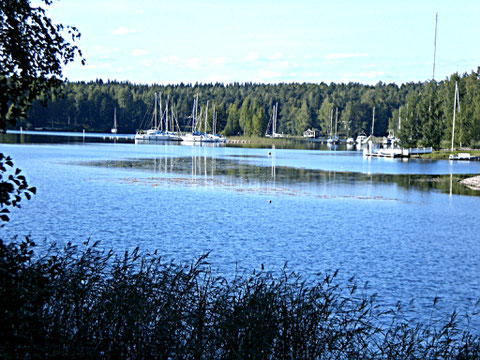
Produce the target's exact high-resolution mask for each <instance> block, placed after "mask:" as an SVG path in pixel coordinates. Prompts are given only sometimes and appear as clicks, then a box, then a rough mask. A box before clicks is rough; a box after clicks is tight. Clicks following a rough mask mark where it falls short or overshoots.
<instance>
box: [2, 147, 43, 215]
mask: <svg viewBox="0 0 480 360" xmlns="http://www.w3.org/2000/svg"><path fill="white" fill-rule="evenodd" d="M36 192H37V190H36V188H34V187H30V188H29V187H28V184H27V180H26V179H25V176H23V175H22V173H21V170H20V169H16V168H14V167H13V161H12V159H11V158H10V157H9V156H5V155H3V154H2V153H0V222H6V221H8V220H9V216H8V214H9V213H10V210H9V209H8V207H17V208H19V207H20V201H21V200H22V198H23V197H25V198H26V199H30V198H31V197H32V195H33V194H35V193H36Z"/></svg>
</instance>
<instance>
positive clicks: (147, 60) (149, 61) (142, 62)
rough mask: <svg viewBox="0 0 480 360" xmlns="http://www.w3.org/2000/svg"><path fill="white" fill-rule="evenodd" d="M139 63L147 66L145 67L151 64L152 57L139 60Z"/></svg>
mask: <svg viewBox="0 0 480 360" xmlns="http://www.w3.org/2000/svg"><path fill="white" fill-rule="evenodd" d="M140 64H142V65H144V66H147V67H150V66H152V64H153V61H152V59H144V60H142V61H140Z"/></svg>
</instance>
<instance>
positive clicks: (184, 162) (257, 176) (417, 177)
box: [84, 155, 480, 196]
mask: <svg viewBox="0 0 480 360" xmlns="http://www.w3.org/2000/svg"><path fill="white" fill-rule="evenodd" d="M230 157H231V158H232V159H228V158H220V159H219V158H213V157H207V156H193V157H165V158H155V159H134V160H120V161H114V160H111V161H97V162H86V163H84V165H88V166H101V167H120V168H134V169H143V170H147V171H152V172H154V173H170V174H179V175H189V176H209V177H228V182H229V184H240V183H241V184H246V185H248V184H250V185H254V184H257V185H258V184H260V185H262V186H268V185H271V184H272V182H275V184H276V185H277V186H292V187H298V186H300V185H301V184H307V185H309V186H311V185H313V186H315V185H318V186H320V185H322V186H323V185H324V184H327V183H332V182H334V183H337V184H347V185H348V184H351V185H352V186H353V185H354V184H362V183H363V184H365V183H370V184H397V185H398V186H401V187H402V188H405V189H407V190H408V189H415V190H420V191H425V192H428V191H432V190H436V191H440V192H443V193H447V194H455V195H472V196H479V195H480V193H479V192H478V191H474V190H471V189H469V188H467V187H465V186H464V185H462V184H460V183H459V182H460V181H461V180H463V179H465V178H467V177H469V176H470V175H459V174H452V175H424V174H363V173H356V172H341V171H324V170H315V169H304V168H293V167H287V166H275V164H274V160H273V161H271V164H270V166H258V165H254V164H252V163H251V162H249V159H251V158H252V157H251V156H250V157H249V156H244V155H242V156H239V157H238V159H237V158H235V157H234V156H230ZM253 158H260V157H257V156H253ZM311 189H312V188H311V187H310V190H311Z"/></svg>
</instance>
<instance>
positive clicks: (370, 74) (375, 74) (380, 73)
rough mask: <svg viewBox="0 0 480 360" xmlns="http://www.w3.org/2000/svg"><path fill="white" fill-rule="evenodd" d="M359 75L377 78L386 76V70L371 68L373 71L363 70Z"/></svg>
mask: <svg viewBox="0 0 480 360" xmlns="http://www.w3.org/2000/svg"><path fill="white" fill-rule="evenodd" d="M359 75H360V76H361V77H364V78H368V79H375V78H377V77H380V76H384V75H385V72H384V71H374V70H371V71H366V72H361V73H360V74H359Z"/></svg>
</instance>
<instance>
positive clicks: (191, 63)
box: [187, 58, 202, 69]
mask: <svg viewBox="0 0 480 360" xmlns="http://www.w3.org/2000/svg"><path fill="white" fill-rule="evenodd" d="M201 63H202V59H200V58H191V59H189V60H188V62H187V66H188V67H189V68H191V69H199V68H200V64H201Z"/></svg>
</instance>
